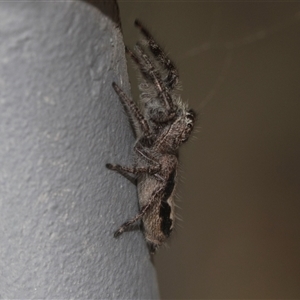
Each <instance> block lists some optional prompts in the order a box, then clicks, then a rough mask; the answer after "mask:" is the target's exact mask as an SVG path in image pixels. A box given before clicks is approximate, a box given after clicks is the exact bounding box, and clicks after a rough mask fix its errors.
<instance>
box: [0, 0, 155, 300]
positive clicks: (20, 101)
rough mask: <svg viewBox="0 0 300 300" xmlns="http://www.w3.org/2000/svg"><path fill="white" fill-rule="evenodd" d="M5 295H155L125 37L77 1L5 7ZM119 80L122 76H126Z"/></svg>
mask: <svg viewBox="0 0 300 300" xmlns="http://www.w3.org/2000/svg"><path fill="white" fill-rule="evenodd" d="M0 28H1V32H0V36H1V47H0V165H1V172H0V236H1V239H0V270H1V272H0V297H1V298H23V299H25V298H43V299H53V298H60V299H71V298H82V299H88V298H89V299H104V298H108V299H118V298H119V299H143V298H144V299H145V298H158V289H157V284H156V275H155V271H154V268H153V266H152V264H151V262H150V259H149V254H148V250H147V248H146V245H145V242H144V240H143V237H142V234H141V233H140V232H138V231H136V232H130V233H125V234H124V235H123V236H121V237H120V238H119V239H118V240H116V239H114V238H113V232H114V230H116V229H117V228H118V226H119V225H121V223H122V222H124V221H126V219H127V218H129V217H131V216H133V215H134V214H135V213H136V212H137V199H136V188H135V187H134V186H132V185H131V183H129V182H128V181H126V179H124V178H122V177H121V176H120V175H118V174H115V173H113V172H111V171H109V170H107V169H106V168H105V163H107V162H112V163H124V164H126V163H127V164H129V163H130V158H131V157H130V156H131V151H132V144H133V135H132V133H131V131H130V128H129V125H128V122H127V119H126V116H125V114H124V113H123V112H122V107H121V105H120V103H119V100H118V98H117V96H116V95H115V93H114V91H113V89H112V87H111V83H112V81H116V82H117V83H118V84H119V85H121V86H123V87H124V89H125V91H126V92H128V90H129V85H128V78H127V74H126V65H125V59H124V48H123V44H122V42H121V35H120V33H119V31H118V29H116V28H115V25H114V24H113V22H112V21H111V20H110V19H108V18H107V17H105V16H104V15H102V14H101V13H100V12H99V11H98V10H97V9H96V8H94V7H92V6H90V5H88V4H86V3H81V2H77V1H68V2H50V1H49V2H26V3H21V2H19V3H17V2H14V3H8V2H6V3H4V2H2V3H1V4H0ZM123 81H125V82H123Z"/></svg>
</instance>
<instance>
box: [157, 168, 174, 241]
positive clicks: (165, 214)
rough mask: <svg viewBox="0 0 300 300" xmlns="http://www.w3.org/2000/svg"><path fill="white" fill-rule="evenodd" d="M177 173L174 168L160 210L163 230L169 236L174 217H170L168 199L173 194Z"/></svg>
mask: <svg viewBox="0 0 300 300" xmlns="http://www.w3.org/2000/svg"><path fill="white" fill-rule="evenodd" d="M175 175H176V170H174V171H173V172H172V173H171V174H170V176H169V178H168V181H167V184H166V186H165V189H164V191H163V196H162V201H161V203H160V210H159V216H160V217H161V224H160V228H161V231H162V232H163V233H164V235H165V236H167V237H168V236H169V235H170V233H171V231H172V230H171V227H172V223H173V221H172V219H171V218H170V216H171V206H170V205H169V203H168V202H167V200H168V199H169V198H170V196H171V195H172V192H173V190H174V187H175Z"/></svg>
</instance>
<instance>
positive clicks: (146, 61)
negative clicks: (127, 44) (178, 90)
mask: <svg viewBox="0 0 300 300" xmlns="http://www.w3.org/2000/svg"><path fill="white" fill-rule="evenodd" d="M135 50H136V53H137V55H138V56H139V57H138V56H137V55H136V54H135V53H133V52H132V51H131V50H129V49H126V51H127V52H128V54H129V55H130V56H131V58H132V59H133V61H134V62H135V63H136V64H137V65H138V66H139V69H140V71H141V73H142V74H143V76H144V78H145V79H146V80H148V81H150V82H152V83H153V84H154V86H155V88H156V90H157V92H158V96H159V98H161V99H162V100H163V102H164V105H165V107H166V109H167V111H168V112H169V115H168V116H167V119H166V120H163V121H164V122H165V121H168V120H171V119H173V118H174V116H175V113H174V110H175V108H174V104H173V100H172V98H171V96H170V94H169V90H168V88H167V87H166V86H165V84H164V82H163V80H162V79H161V76H160V74H159V73H158V72H157V71H156V69H155V67H154V65H153V63H152V62H151V60H150V58H149V56H148V55H147V54H146V53H145V52H144V51H143V49H142V48H141V46H140V45H139V44H136V46H135ZM140 59H142V60H143V62H141V61H140Z"/></svg>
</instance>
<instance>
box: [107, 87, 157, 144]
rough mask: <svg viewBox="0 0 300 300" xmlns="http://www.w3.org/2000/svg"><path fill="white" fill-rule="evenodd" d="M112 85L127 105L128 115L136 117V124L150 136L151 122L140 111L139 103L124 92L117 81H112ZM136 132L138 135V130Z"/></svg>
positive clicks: (145, 134)
mask: <svg viewBox="0 0 300 300" xmlns="http://www.w3.org/2000/svg"><path fill="white" fill-rule="evenodd" d="M112 86H113V88H114V90H115V92H116V93H117V94H118V96H119V98H120V101H121V103H122V104H123V106H124V107H125V109H126V112H127V115H128V116H129V117H130V118H132V119H133V118H134V119H135V120H136V121H137V122H134V124H138V126H139V127H140V128H139V129H140V130H141V131H142V132H143V135H144V136H145V137H146V138H150V136H151V131H150V128H149V124H148V122H147V120H146V119H145V118H144V116H143V115H142V113H141V112H140V110H139V108H138V107H137V105H136V104H135V103H134V102H133V101H132V100H131V99H130V98H129V97H128V96H127V95H126V94H125V93H124V92H123V90H122V89H121V88H120V87H119V86H118V85H117V84H116V83H115V82H113V83H112ZM133 121H134V120H133ZM135 131H136V128H135ZM135 134H136V135H137V132H135Z"/></svg>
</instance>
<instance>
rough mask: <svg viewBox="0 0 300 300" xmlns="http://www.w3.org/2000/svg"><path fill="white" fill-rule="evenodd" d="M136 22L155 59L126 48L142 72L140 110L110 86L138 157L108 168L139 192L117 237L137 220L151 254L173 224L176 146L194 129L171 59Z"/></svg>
mask: <svg viewBox="0 0 300 300" xmlns="http://www.w3.org/2000/svg"><path fill="white" fill-rule="evenodd" d="M135 25H136V26H137V27H138V28H139V29H140V30H141V32H142V34H143V35H144V37H145V40H144V41H143V43H144V44H146V46H147V47H148V49H149V50H150V52H151V53H152V56H153V58H154V59H155V60H154V61H152V60H151V59H150V56H149V55H148V54H147V53H146V52H145V51H144V49H143V47H142V46H141V45H140V44H139V43H138V44H136V46H135V48H134V51H131V50H128V49H126V50H127V53H128V54H129V55H130V56H131V58H132V59H133V61H134V62H135V63H136V64H137V66H138V68H139V69H140V71H141V73H142V75H143V81H142V83H141V84H140V86H139V87H140V90H141V91H142V93H141V96H140V100H141V101H140V108H139V107H138V106H137V105H136V104H135V103H134V102H133V101H132V100H131V99H130V98H128V97H127V95H126V94H125V93H124V92H123V91H122V90H121V89H120V87H119V86H118V85H117V84H116V83H113V88H114V89H115V91H116V93H117V94H118V95H119V98H120V100H121V102H122V104H123V105H124V107H125V110H126V112H127V114H128V116H129V118H130V120H131V122H132V123H133V127H134V133H135V135H136V139H137V140H136V143H135V146H134V150H135V152H136V159H135V163H134V165H133V166H131V167H125V166H121V165H112V164H107V167H108V168H109V169H111V170H115V171H118V172H119V173H121V174H122V175H124V176H125V177H127V178H128V176H132V181H135V182H136V184H137V188H138V196H139V206H140V212H139V214H138V215H136V216H135V217H134V218H132V219H130V220H129V221H127V222H126V223H124V224H123V225H122V226H121V227H120V228H119V229H118V230H117V231H116V232H115V237H117V236H119V235H120V234H122V233H123V232H124V231H126V230H127V229H128V228H129V227H130V226H131V225H132V224H134V223H135V222H137V221H138V220H140V219H141V220H142V228H143V232H144V235H145V238H146V240H147V243H148V245H149V247H150V250H151V252H152V253H154V252H155V250H156V249H157V248H158V247H159V246H160V245H161V244H162V243H163V242H164V241H165V239H166V238H167V237H168V236H169V235H170V233H171V231H172V229H173V227H174V221H175V213H174V188H175V183H176V177H177V168H178V149H179V147H180V145H181V144H182V143H184V142H186V141H187V140H188V138H189V136H190V134H191V131H192V130H193V126H194V121H195V113H194V111H193V110H191V109H188V107H187V104H185V103H183V102H182V100H181V98H180V97H179V95H178V93H177V92H176V87H177V85H178V71H177V69H176V68H175V66H174V64H173V63H172V61H171V60H170V59H169V58H168V57H167V55H166V54H165V53H164V51H163V50H162V48H161V47H160V46H159V45H158V44H157V43H156V42H155V40H154V39H153V37H152V36H151V34H150V33H149V32H148V30H147V29H146V28H145V27H144V26H143V25H142V24H141V23H140V22H139V21H135Z"/></svg>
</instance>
